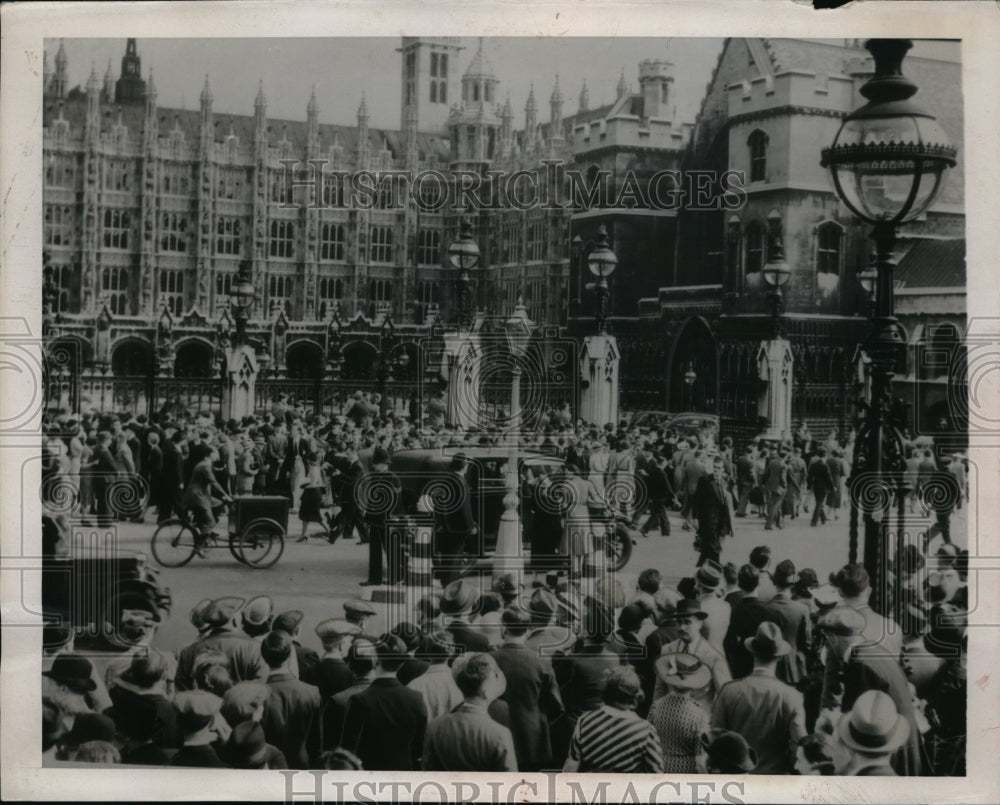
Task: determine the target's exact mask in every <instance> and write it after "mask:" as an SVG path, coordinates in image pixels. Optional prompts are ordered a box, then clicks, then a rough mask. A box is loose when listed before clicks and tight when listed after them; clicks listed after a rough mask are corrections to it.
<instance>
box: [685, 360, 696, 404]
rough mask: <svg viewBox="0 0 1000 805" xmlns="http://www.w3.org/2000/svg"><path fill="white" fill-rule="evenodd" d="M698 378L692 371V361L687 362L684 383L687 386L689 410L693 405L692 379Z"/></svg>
mask: <svg viewBox="0 0 1000 805" xmlns="http://www.w3.org/2000/svg"><path fill="white" fill-rule="evenodd" d="M697 379H698V375H697V374H696V373H695V371H694V363H690V362H689V363H688V368H687V371H686V372H685V373H684V385H685V386H687V390H688V394H687V396H688V410H689V411H690V410H691V409H692V408H693V407H694V381H695V380H697Z"/></svg>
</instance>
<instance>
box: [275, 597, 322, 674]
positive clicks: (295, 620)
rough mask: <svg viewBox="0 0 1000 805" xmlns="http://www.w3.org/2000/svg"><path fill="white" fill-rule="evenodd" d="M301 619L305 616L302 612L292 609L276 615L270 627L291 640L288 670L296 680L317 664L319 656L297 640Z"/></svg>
mask: <svg viewBox="0 0 1000 805" xmlns="http://www.w3.org/2000/svg"><path fill="white" fill-rule="evenodd" d="M303 617H305V615H304V613H303V612H302V610H300V609H292V610H289V611H288V612H282V613H281V614H280V615H278V616H277V617H276V618H275V619H274V623H273V624H272V625H271V628H272V630H273V631H276V632H284V633H285V634H287V635H288V636H289V637H290V638H291V640H292V657H291V661H290V665H289V668H290V670H291V673H292V676H294V677H295V678H296V679H304V678H305V675H306V674H307V673H308V672H309V670H310V669H311V668H313V667H314V666H315V665H316V664H317V663H318V662H319V655H318V654H317V653H316V651H315V650H314V649H311V648H307V647H306V646H303V645H302V644H301V643H299V641H298V639H297V638H298V636H299V629H300V627H301V625H302V618H303Z"/></svg>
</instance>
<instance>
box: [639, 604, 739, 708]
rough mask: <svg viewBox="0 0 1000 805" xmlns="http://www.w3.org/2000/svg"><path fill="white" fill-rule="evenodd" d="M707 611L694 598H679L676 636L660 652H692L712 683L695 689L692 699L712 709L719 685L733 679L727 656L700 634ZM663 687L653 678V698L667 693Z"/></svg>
mask: <svg viewBox="0 0 1000 805" xmlns="http://www.w3.org/2000/svg"><path fill="white" fill-rule="evenodd" d="M707 617H708V613H707V612H705V610H703V609H702V608H701V605H700V604H699V603H698V602H697V601H693V600H691V599H690V598H682V599H681V600H680V601H678V602H677V609H676V612H675V614H674V623H675V624H676V628H677V635H678V637H677V639H676V640H674V641H673V642H671V643H667V644H666V645H665V646H664V647H663V649H662V651H661V655H662V654H693V655H694V656H695V657H697V658H698V659H699V660H701V661H702V662H703V663H704V664H705V665H707V666H708V670H709V671H711V672H712V683H711V684H710V685H708V686H706V687H705V688H704V689H703V690H700V691H696V692H695V693H694V694H693V695H692V698H693V699H694V700H695V701H696V702H697V703H698V704H700V705H701V706H702V707H704V708H705V710H706V711H708V712H711V709H712V703H713V702H714V701H715V697H716V696H717V695H718V693H719V691H720V690H721V689H722V687H723V686H724V685H725V684H726V683H727V682H729V681H730V680H731V679H732V675H731V674H730V672H729V666H728V664H727V663H726V658H725V657H724V656H723V655H722V652H720V651H719V650H718V649H717V648H715V647H714V646H713V645H712V644H711V643H709V642H708V641H707V640H705V639H704V638H703V637H702V636H701V626H702V623H704V621H705V619H706V618H707ZM666 692H667V691H666V688H665V687H664V685H663V682H662V681H661V680H660V679H657V680H656V686H655V687H654V689H653V701H654V702H655V701H656V700H657V699H659V698H660V697H661V696H663V695H664V694H665V693H666Z"/></svg>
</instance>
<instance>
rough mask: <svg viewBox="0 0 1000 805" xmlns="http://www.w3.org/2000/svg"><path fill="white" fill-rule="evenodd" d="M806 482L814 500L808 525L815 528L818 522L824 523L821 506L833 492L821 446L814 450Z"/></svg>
mask: <svg viewBox="0 0 1000 805" xmlns="http://www.w3.org/2000/svg"><path fill="white" fill-rule="evenodd" d="M806 482H807V485H808V487H809V488H810V489H811V490H812V493H813V497H814V498H815V500H814V501H813V516H812V521H811V522H810V523H809V525H811V526H815V525H816V524H817V523H818V522H819V521H820V520H822V521H823V522H824V523H825V522H826V512H825V511H824V510H823V505H824V503H825V502H826V498H827V496H828V495H829V494H830V493H831V492H833V478H832V477H831V476H830V468H829V467H828V466H827V464H826V448H825V447H823V446H822V445H820V446H819V447H817V448H816V455H815V456H814V457H813V460H812V462H810V464H809V470H808V472H807V473H806Z"/></svg>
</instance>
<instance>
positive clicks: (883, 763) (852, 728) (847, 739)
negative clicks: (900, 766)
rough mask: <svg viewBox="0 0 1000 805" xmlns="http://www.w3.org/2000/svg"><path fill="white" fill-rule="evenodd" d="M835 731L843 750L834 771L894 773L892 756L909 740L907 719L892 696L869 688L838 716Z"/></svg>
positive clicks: (876, 774)
mask: <svg viewBox="0 0 1000 805" xmlns="http://www.w3.org/2000/svg"><path fill="white" fill-rule="evenodd" d="M836 735H837V738H838V740H839V742H840V745H841V746H842V747H843V748H844V749H845V750H846V752H845V753H844V756H843V757H842V758H841V759H840V763H838V764H837V765H838V768H837V774H842V775H846V776H852V777H896V776H898V775H897V773H896V770H895V769H894V768H893V767H892V756H893V754H894V753H895V752H896V751H897V750H898V749H899V748H900V747H901V746H903V745H904V744H905V743H906V742H907V741H908V740H909V737H910V722H909V721H908V720H907V719H906V718H904V717H903V716H902V715H900V713H899V711H898V710H897V709H896V704H895V702H893V700H892V697H891V696H889V695H888V694H887V693H883V692H882V691H880V690H868V691H865V692H864V693H862V694H861V695H860V696H859V697H858V700H857V701H856V702H855V703H854V706H853V707H852V708H851V711H850V712H849V713H845V714H844V715H843V716H841V718H840V721H839V722H838V723H837V733H836Z"/></svg>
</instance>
